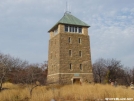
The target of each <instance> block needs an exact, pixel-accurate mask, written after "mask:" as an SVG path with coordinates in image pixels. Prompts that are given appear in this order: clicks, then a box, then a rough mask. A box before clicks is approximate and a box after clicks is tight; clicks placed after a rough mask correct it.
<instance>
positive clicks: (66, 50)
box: [47, 12, 93, 84]
mask: <svg viewBox="0 0 134 101" xmlns="http://www.w3.org/2000/svg"><path fill="white" fill-rule="evenodd" d="M89 27H90V26H89V25H88V24H86V23H85V22H83V21H81V20H79V19H78V18H76V17H75V16H73V15H72V14H71V13H70V12H66V13H65V14H64V16H63V17H62V18H61V19H60V20H59V21H58V22H57V23H56V24H55V25H54V26H53V27H52V28H51V29H50V30H49V31H48V32H49V33H50V40H49V54H48V75H47V83H48V84H51V83H56V84H73V83H80V82H92V81H93V73H92V64H91V53H90V40H89V35H88V28H89Z"/></svg>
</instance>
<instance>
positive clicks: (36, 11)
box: [0, 0, 134, 67]
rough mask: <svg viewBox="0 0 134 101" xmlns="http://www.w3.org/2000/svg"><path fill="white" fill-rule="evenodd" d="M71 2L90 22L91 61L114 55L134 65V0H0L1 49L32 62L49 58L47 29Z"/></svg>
mask: <svg viewBox="0 0 134 101" xmlns="http://www.w3.org/2000/svg"><path fill="white" fill-rule="evenodd" d="M66 1H68V2H69V3H68V4H69V10H70V11H71V14H72V15H74V16H76V17H77V18H79V19H81V20H82V21H84V22H86V23H87V24H89V25H90V26H91V27H90V28H89V35H90V41H91V42H90V45H91V56H92V62H95V60H96V59H98V58H104V59H109V58H114V59H117V60H120V61H121V63H122V64H123V65H124V66H129V67H133V66H134V0H0V52H2V53H4V54H10V55H11V56H13V57H18V58H20V59H22V60H27V61H29V62H30V63H43V62H44V61H46V60H48V41H49V33H48V30H49V29H50V28H51V27H52V26H53V25H54V24H55V23H56V22H57V21H59V20H60V19H61V18H62V17H63V15H64V12H65V10H66Z"/></svg>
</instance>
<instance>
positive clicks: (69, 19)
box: [48, 12, 90, 32]
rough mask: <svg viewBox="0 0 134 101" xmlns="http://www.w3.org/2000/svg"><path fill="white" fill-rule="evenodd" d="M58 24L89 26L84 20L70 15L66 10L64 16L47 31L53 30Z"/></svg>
mask: <svg viewBox="0 0 134 101" xmlns="http://www.w3.org/2000/svg"><path fill="white" fill-rule="evenodd" d="M58 24H69V25H77V26H84V27H90V26H89V25H88V24H86V23H85V22H83V21H81V20H80V19H78V18H76V17H75V16H73V15H71V14H70V13H68V12H66V13H65V14H64V16H63V17H62V18H61V19H60V20H59V21H58V22H57V23H56V24H55V25H54V26H53V27H52V28H51V29H50V30H49V31H48V32H50V31H51V30H53V29H54V28H55V27H56V26H57V25H58Z"/></svg>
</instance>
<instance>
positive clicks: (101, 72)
mask: <svg viewBox="0 0 134 101" xmlns="http://www.w3.org/2000/svg"><path fill="white" fill-rule="evenodd" d="M105 73H106V69H105V60H104V59H102V58H101V59H98V60H97V61H96V62H95V63H94V64H93V74H94V80H95V82H99V83H101V82H102V80H103V79H104V76H105Z"/></svg>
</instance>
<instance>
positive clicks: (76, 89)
mask: <svg viewBox="0 0 134 101" xmlns="http://www.w3.org/2000/svg"><path fill="white" fill-rule="evenodd" d="M3 87H4V88H8V89H5V90H3V91H2V92H0V101H50V100H51V99H52V98H54V99H56V101H97V99H105V98H133V99H134V90H132V89H130V88H128V89H127V88H123V87H122V86H118V87H113V86H111V85H100V84H95V85H93V84H83V85H82V86H81V85H66V86H63V87H54V88H53V86H51V87H46V86H38V87H36V88H35V89H34V90H33V94H32V98H30V95H29V88H28V87H27V86H23V85H21V86H20V85H15V84H11V83H5V84H4V85H3ZM98 101H99V100H98ZM131 101H133V100H131Z"/></svg>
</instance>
